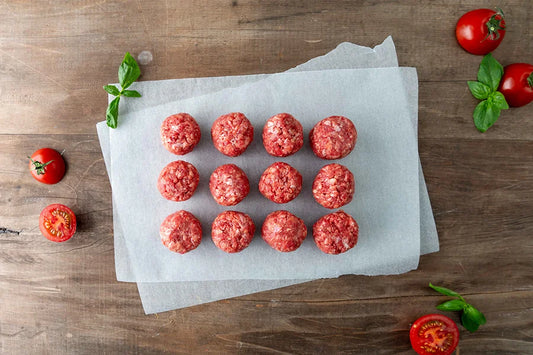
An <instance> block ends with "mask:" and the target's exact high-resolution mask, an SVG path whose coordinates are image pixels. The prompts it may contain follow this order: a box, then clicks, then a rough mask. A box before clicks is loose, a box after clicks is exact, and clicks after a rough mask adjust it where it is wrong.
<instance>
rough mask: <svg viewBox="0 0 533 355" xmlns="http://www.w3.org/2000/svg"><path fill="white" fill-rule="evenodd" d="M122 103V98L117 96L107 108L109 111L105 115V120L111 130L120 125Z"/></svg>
mask: <svg viewBox="0 0 533 355" xmlns="http://www.w3.org/2000/svg"><path fill="white" fill-rule="evenodd" d="M119 102H120V96H117V97H115V98H114V99H113V101H111V102H110V103H109V106H107V111H106V113H105V119H106V122H107V125H108V126H109V127H111V128H117V124H118V104H119Z"/></svg>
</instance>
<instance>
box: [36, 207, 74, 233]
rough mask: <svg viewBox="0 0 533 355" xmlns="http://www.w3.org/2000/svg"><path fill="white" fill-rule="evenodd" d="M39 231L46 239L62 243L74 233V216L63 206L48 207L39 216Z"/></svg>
mask: <svg viewBox="0 0 533 355" xmlns="http://www.w3.org/2000/svg"><path fill="white" fill-rule="evenodd" d="M39 229H40V230H41V233H42V234H43V235H44V236H45V237H46V238H47V239H49V240H51V241H53V242H64V241H66V240H69V239H70V238H71V237H72V236H73V235H74V233H75V232H76V215H74V212H72V210H71V209H70V208H68V207H67V206H65V205H61V204H59V203H55V204H53V205H49V206H47V207H46V208H45V209H44V210H42V212H41V215H40V216H39Z"/></svg>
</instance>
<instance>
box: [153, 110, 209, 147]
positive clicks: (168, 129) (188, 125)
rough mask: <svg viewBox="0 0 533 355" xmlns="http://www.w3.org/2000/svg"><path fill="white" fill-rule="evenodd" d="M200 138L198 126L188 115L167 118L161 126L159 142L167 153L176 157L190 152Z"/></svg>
mask: <svg viewBox="0 0 533 355" xmlns="http://www.w3.org/2000/svg"><path fill="white" fill-rule="evenodd" d="M201 137H202V134H201V132H200V126H198V123H196V121H195V120H194V118H193V117H192V116H191V115H189V114H188V113H177V114H175V115H172V116H168V117H167V118H165V120H164V121H163V124H161V142H162V143H163V145H164V146H165V148H166V149H167V150H168V151H169V152H171V153H174V154H177V155H184V154H187V153H189V152H191V151H192V150H193V149H194V147H195V146H196V145H197V144H198V142H199V141H200V138H201Z"/></svg>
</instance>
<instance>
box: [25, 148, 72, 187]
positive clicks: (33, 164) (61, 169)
mask: <svg viewBox="0 0 533 355" xmlns="http://www.w3.org/2000/svg"><path fill="white" fill-rule="evenodd" d="M29 158H30V164H29V167H30V172H31V175H32V176H33V177H34V178H35V180H37V181H39V182H42V183H44V184H57V183H58V182H59V181H60V180H61V179H62V178H63V175H65V161H64V160H63V157H62V156H61V154H59V153H58V152H56V151H55V150H53V149H51V148H42V149H39V150H37V151H35V153H33V154H32V155H31V157H29Z"/></svg>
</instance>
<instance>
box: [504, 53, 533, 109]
mask: <svg viewBox="0 0 533 355" xmlns="http://www.w3.org/2000/svg"><path fill="white" fill-rule="evenodd" d="M498 91H499V92H501V93H502V94H503V96H505V100H506V101H507V103H508V104H509V105H510V106H514V107H520V106H524V105H527V104H528V103H530V102H531V101H533V65H531V64H527V63H515V64H510V65H508V66H506V67H505V68H504V70H503V77H502V80H501V81H500V88H499V89H498Z"/></svg>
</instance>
